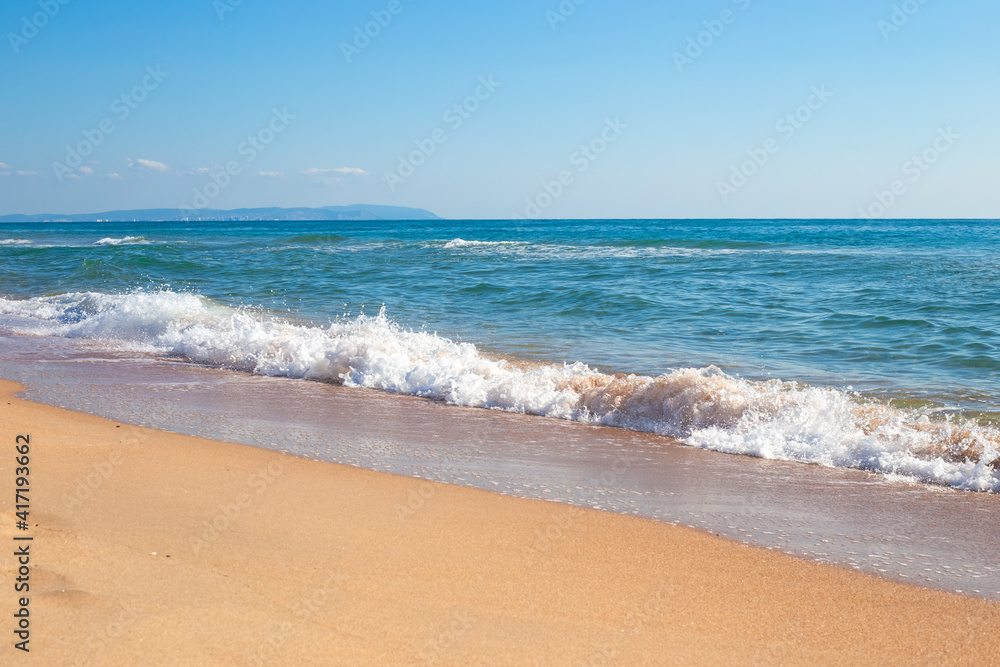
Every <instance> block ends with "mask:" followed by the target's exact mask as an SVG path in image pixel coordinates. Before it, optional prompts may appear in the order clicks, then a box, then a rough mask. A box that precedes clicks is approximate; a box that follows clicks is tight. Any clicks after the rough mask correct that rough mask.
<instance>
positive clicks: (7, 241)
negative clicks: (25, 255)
mask: <svg viewBox="0 0 1000 667" xmlns="http://www.w3.org/2000/svg"><path fill="white" fill-rule="evenodd" d="M31 244H32V241H29V240H28V239H3V240H0V245H31Z"/></svg>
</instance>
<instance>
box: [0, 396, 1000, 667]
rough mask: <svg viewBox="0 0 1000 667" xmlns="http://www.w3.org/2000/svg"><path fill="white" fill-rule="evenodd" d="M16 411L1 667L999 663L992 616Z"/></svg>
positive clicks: (561, 516)
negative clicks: (17, 588)
mask: <svg viewBox="0 0 1000 667" xmlns="http://www.w3.org/2000/svg"><path fill="white" fill-rule="evenodd" d="M18 390H20V386H19V385H16V384H14V383H12V382H6V381H4V382H2V383H0V408H2V409H0V433H2V434H3V438H4V439H5V440H6V441H8V445H9V446H8V447H7V450H8V454H9V455H5V456H4V457H3V458H2V459H0V470H2V475H3V478H4V479H5V480H6V481H5V482H4V488H7V489H11V488H12V486H11V483H12V480H13V476H14V470H13V466H14V451H13V445H14V438H15V437H16V435H18V434H30V437H31V451H32V466H31V480H32V521H31V523H32V524H33V526H32V528H31V531H29V532H30V533H31V534H32V535H33V536H34V541H33V542H32V543H31V550H32V552H31V553H32V574H31V591H30V597H31V619H32V637H31V654H30V656H27V660H24V659H23V656H22V655H14V656H13V658H14V661H15V662H14V663H7V662H6V660H7V659H8V658H9V657H11V655H12V653H14V650H13V648H12V647H10V646H8V647H7V648H6V649H4V651H5V654H6V657H5V658H4V662H5V664H22V662H23V664H51V665H67V664H98V665H104V664H109V665H110V664H119V665H120V664H220V665H226V664H236V665H253V664H278V665H281V664H289V665H291V664H295V665H301V664H316V665H319V664H491V665H495V664H539V665H543V664H544V665H551V664H573V665H580V664H584V665H591V664H594V665H603V664H848V663H853V664H931V663H935V664H940V663H942V662H945V663H950V664H977V665H983V664H1000V649H998V648H997V636H998V630H1000V606H998V605H997V604H995V603H992V602H987V601H981V600H975V599H971V598H966V597H962V596H958V595H952V594H947V593H942V592H938V591H932V590H928V589H922V588H917V587H913V586H907V585H904V584H898V583H894V582H890V581H885V580H880V579H876V578H874V577H870V576H867V575H862V574H858V573H854V572H849V571H846V570H843V569H839V568H835V567H830V566H825V565H820V564H815V563H809V562H806V561H802V560H798V559H795V558H793V557H790V556H787V555H783V554H779V553H775V552H771V551H767V550H763V549H757V548H753V547H748V546H744V545H741V544H737V543H734V542H730V541H727V540H723V539H720V538H717V537H714V536H712V535H708V534H705V533H702V532H699V531H696V530H693V529H688V528H682V527H676V526H670V525H666V524H661V523H657V522H654V521H649V520H645V519H639V518H633V517H626V516H620V515H614V514H609V513H604V512H600V511H594V510H584V509H578V508H574V507H569V506H564V505H558V504H554V503H547V502H542V501H534V500H524V499H517V498H511V497H507V496H502V495H497V494H491V493H487V492H483V491H478V490H475V489H469V488H459V487H455V486H449V485H444V484H437V483H431V482H427V481H422V480H418V479H410V478H402V477H396V476H392V475H387V474H384V473H378V472H371V471H366V470H361V469H356V468H351V467H345V466H340V465H335V464H331V463H323V462H316V461H310V460H306V459H300V458H295V457H291V456H287V455H283V454H279V453H276V452H272V451H267V450H262V449H256V448H252V447H247V446H243V445H234V444H228V443H222V442H216V441H211V440H205V439H199V438H194V437H188V436H181V435H174V434H169V433H164V432H159V431H153V430H149V429H143V428H139V427H134V426H128V425H124V424H116V423H115V422H112V421H108V420H105V419H102V418H99V417H94V416H90V415H85V414H81V413H76V412H70V411H67V410H62V409H59V408H54V407H49V406H43V405H39V404H35V403H30V402H26V401H22V400H19V399H17V398H15V397H14V393H15V392H16V391H18ZM13 501H14V494H13V492H8V493H4V494H3V496H2V505H0V508H2V510H3V522H2V528H0V531H2V533H3V539H4V540H5V542H6V543H7V544H8V545H10V544H12V543H13V542H11V538H12V536H13V534H14V532H15V528H14V522H15V517H14V508H13ZM7 551H8V552H9V551H11V550H10V549H8V550H7ZM2 567H3V570H4V579H5V582H6V583H5V585H4V588H5V589H6V590H8V591H11V589H12V586H11V585H10V584H11V581H12V580H13V578H14V575H15V569H14V568H15V563H14V559H13V558H12V557H11V556H10V555H7V556H6V557H5V558H4V559H3V561H2ZM13 595H14V594H13V593H12V592H10V593H9V594H8V596H7V597H8V601H7V605H8V606H10V605H13V604H14V599H13ZM8 618H9V616H8Z"/></svg>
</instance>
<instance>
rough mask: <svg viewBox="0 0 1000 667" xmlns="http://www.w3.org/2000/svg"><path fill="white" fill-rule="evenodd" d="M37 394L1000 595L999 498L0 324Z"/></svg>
mask: <svg viewBox="0 0 1000 667" xmlns="http://www.w3.org/2000/svg"><path fill="white" fill-rule="evenodd" d="M0 375H3V376H5V377H10V378H12V379H19V380H22V381H23V382H25V383H26V384H27V385H28V387H29V391H28V392H27V397H29V398H31V399H32V400H37V401H40V402H44V403H48V404H51V405H63V406H67V407H70V408H73V409H77V410H81V411H86V412H90V413H97V414H101V415H103V416H106V417H109V418H113V419H118V420H120V421H126V422H128V423H133V424H140V425H145V426H152V427H156V428H160V429H164V430H168V431H172V432H182V433H187V434H192V435H199V436H204V437H209V438H212V439H218V440H226V441H229V442H238V443H243V444H250V445H254V446H256V447H264V448H270V449H274V450H277V451H283V452H289V453H293V454H295V455H297V456H301V457H307V458H312V459H316V460H324V461H330V462H335V463H344V464H348V465H352V466H356V467H361V468H368V469H372V470H380V471H385V472H392V473H395V474H400V475H405V476H411V477H420V478H424V479H431V480H435V481H443V482H447V483H450V484H456V485H461V486H470V487H474V488H479V489H484V490H488V491H499V492H501V493H504V494H507V495H513V496H518V497H525V498H535V499H544V500H557V501H559V502H562V503H566V504H572V505H576V506H580V507H590V508H595V507H596V508H600V509H605V510H610V511H613V512H617V513H620V514H630V515H635V516H643V517H646V518H652V519H656V520H658V521H663V522H667V523H672V524H676V525H684V526H693V527H697V528H699V529H700V530H702V531H705V532H708V533H711V534H715V535H719V536H723V537H729V538H731V539H734V540H739V541H741V542H745V543H747V544H751V545H756V546H762V547H767V548H771V549H776V550H781V551H783V552H785V553H789V554H793V555H795V556H798V557H801V558H806V559H809V560H812V561H815V562H821V563H832V564H836V565H839V566H841V567H845V568H849V569H852V570H857V571H862V572H867V573H871V574H877V575H879V576H882V577H887V578H891V579H895V580H897V581H901V582H914V583H919V584H921V585H925V586H931V587H935V588H939V589H942V590H947V591H952V592H962V593H963V594H965V595H971V596H977V597H986V598H991V599H994V600H1000V562H997V557H996V554H997V553H1000V530H998V529H997V526H998V525H1000V497H998V496H996V495H993V494H984V493H970V492H961V491H955V490H952V489H947V488H944V487H935V486H931V485H926V484H908V483H903V482H899V481H891V480H887V479H886V478H885V477H883V476H881V475H877V474H871V473H866V472H863V471H858V470H849V469H844V468H825V467H820V466H815V465H803V464H798V463H790V462H783V461H767V460H761V459H753V458H747V457H744V456H732V455H726V454H720V453H718V452H710V451H701V450H696V449H692V448H690V447H686V446H683V445H681V444H679V443H676V442H674V441H671V440H669V439H667V438H662V437H658V436H654V435H649V434H641V433H632V432H629V431H623V430H621V429H613V428H599V427H592V426H586V425H583V424H578V423H571V422H564V421H559V420H553V419H544V418H539V417H531V416H525V415H516V414H508V413H503V412H496V411H489V410H479V409H472V408H469V409H466V408H457V407H454V406H447V405H443V404H441V403H435V402H431V401H427V400H423V399H419V398H415V397H412V396H397V395H390V394H386V393H383V392H377V391H368V390H363V389H349V388H344V387H337V386H332V385H327V384H322V383H317V382H307V381H299V380H290V379H287V378H268V377H260V376H253V375H249V374H245V373H237V372H232V371H225V370H219V369H213V368H206V367H204V366H199V365H194V364H187V363H180V362H178V361H176V360H175V361H167V360H163V359H154V358H149V357H143V356H141V355H135V354H130V353H109V352H108V351H107V350H106V349H105V348H104V347H102V346H99V345H95V344H89V343H87V342H86V341H75V340H67V339H56V338H29V337H4V336H0Z"/></svg>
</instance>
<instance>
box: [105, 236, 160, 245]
mask: <svg viewBox="0 0 1000 667" xmlns="http://www.w3.org/2000/svg"><path fill="white" fill-rule="evenodd" d="M151 243H152V241H150V240H148V239H146V238H144V237H142V236H126V237H123V238H120V239H115V238H106V239H101V240H100V241H94V245H149V244H151Z"/></svg>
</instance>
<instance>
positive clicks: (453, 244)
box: [444, 239, 529, 250]
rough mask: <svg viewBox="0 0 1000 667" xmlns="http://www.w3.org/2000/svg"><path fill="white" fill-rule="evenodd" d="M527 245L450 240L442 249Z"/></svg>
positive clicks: (521, 244)
mask: <svg viewBox="0 0 1000 667" xmlns="http://www.w3.org/2000/svg"><path fill="white" fill-rule="evenodd" d="M524 245H529V244H528V243H527V242H526V241H466V240H465V239H452V240H451V241H448V242H447V243H445V244H444V247H445V248H447V249H449V250H451V249H454V248H477V247H479V248H490V247H494V248H495V247H498V246H500V247H503V246H524Z"/></svg>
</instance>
